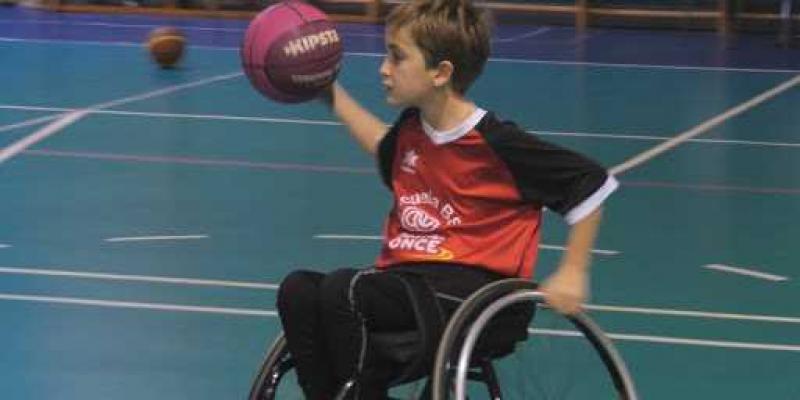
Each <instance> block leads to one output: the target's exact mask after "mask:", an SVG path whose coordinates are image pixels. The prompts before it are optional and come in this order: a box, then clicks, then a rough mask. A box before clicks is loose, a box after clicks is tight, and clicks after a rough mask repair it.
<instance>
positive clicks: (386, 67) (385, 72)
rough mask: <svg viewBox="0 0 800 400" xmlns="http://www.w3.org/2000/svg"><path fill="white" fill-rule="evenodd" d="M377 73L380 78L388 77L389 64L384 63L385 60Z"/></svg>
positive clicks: (384, 60)
mask: <svg viewBox="0 0 800 400" xmlns="http://www.w3.org/2000/svg"><path fill="white" fill-rule="evenodd" d="M379 73H380V74H381V77H384V78H386V77H388V76H389V63H388V62H386V59H385V58H384V59H383V62H382V63H381V67H380V69H379Z"/></svg>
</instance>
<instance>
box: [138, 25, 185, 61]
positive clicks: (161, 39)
mask: <svg viewBox="0 0 800 400" xmlns="http://www.w3.org/2000/svg"><path fill="white" fill-rule="evenodd" d="M185 45H186V38H185V37H184V36H183V33H182V32H181V31H180V30H179V29H177V28H173V27H161V28H156V29H153V31H152V32H150V36H149V37H148V39H147V48H148V50H150V55H151V56H152V57H153V60H154V61H155V62H156V64H158V65H159V66H160V67H161V68H172V67H174V66H175V65H177V64H178V62H179V61H180V60H181V58H182V57H183V53H184V50H183V49H184V47H185Z"/></svg>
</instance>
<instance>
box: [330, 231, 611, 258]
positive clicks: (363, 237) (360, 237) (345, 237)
mask: <svg viewBox="0 0 800 400" xmlns="http://www.w3.org/2000/svg"><path fill="white" fill-rule="evenodd" d="M314 239H330V240H383V237H382V236H368V235H339V234H319V235H314ZM539 248H540V249H545V250H560V251H563V250H566V248H565V247H564V246H556V245H552V244H540V245H539ZM592 253H593V254H599V255H604V256H616V255H619V254H620V252H619V251H616V250H602V249H592Z"/></svg>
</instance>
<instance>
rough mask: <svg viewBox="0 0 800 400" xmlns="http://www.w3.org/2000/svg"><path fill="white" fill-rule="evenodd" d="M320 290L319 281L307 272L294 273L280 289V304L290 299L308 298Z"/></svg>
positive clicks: (282, 283) (282, 282)
mask: <svg viewBox="0 0 800 400" xmlns="http://www.w3.org/2000/svg"><path fill="white" fill-rule="evenodd" d="M318 290H319V280H318V279H314V277H312V275H311V274H309V273H307V272H306V271H294V272H292V273H290V274H289V275H287V276H286V278H284V279H283V281H281V284H280V286H279V287H278V296H277V299H278V304H285V303H286V301H287V300H290V299H302V298H308V297H310V296H311V295H312V294H313V293H315V292H317V291H318Z"/></svg>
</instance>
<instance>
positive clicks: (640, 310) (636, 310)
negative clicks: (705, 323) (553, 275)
mask: <svg viewBox="0 0 800 400" xmlns="http://www.w3.org/2000/svg"><path fill="white" fill-rule="evenodd" d="M583 308H585V309H587V310H590V311H600V312H611V313H627V314H644V315H668V316H672V317H690V318H706V319H726V320H734V321H756V322H775V323H785V324H800V318H797V317H781V316H777V315H753V314H735V313H718V312H708V311H693V310H675V309H668V308H648V307H625V306H609V305H602V304H585V305H584V306H583Z"/></svg>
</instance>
